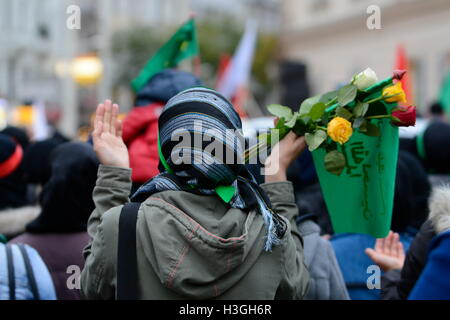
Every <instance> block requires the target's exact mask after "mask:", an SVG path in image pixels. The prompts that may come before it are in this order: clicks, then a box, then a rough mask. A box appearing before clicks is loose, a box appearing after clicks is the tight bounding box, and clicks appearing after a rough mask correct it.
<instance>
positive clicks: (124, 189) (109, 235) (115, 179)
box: [81, 165, 131, 299]
mask: <svg viewBox="0 0 450 320" xmlns="http://www.w3.org/2000/svg"><path fill="white" fill-rule="evenodd" d="M130 189H131V170H130V169H124V168H117V167H110V166H103V165H100V167H99V169H98V175H97V182H96V185H95V188H94V192H93V199H94V203H95V210H94V211H93V212H92V214H91V216H90V218H89V221H88V233H89V235H90V237H91V241H90V243H89V244H88V245H87V246H86V248H85V249H84V251H83V255H84V258H85V266H84V269H83V271H82V272H81V293H82V295H83V297H85V298H88V299H114V297H115V279H116V257H117V252H116V251H117V236H118V221H119V216H120V212H121V210H122V206H123V205H124V204H125V203H127V202H128V201H129V199H128V195H129V193H130Z"/></svg>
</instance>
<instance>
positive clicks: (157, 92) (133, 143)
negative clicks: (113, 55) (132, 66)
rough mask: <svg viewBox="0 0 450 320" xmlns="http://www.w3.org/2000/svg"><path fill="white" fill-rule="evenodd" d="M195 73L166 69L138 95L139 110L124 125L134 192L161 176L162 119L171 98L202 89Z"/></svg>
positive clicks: (130, 114) (132, 113)
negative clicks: (160, 141)
mask: <svg viewBox="0 0 450 320" xmlns="http://www.w3.org/2000/svg"><path fill="white" fill-rule="evenodd" d="M201 85H202V83H201V81H200V80H199V79H198V78H197V77H195V76H194V75H193V74H191V73H188V72H185V71H180V70H175V69H166V70H163V71H161V72H159V73H157V74H155V75H154V76H153V77H152V78H151V79H150V80H149V81H148V83H147V84H146V85H145V86H144V87H143V88H142V89H141V90H140V91H139V92H138V93H137V97H136V101H135V107H134V108H133V109H132V110H131V111H130V113H129V114H128V115H127V116H126V118H125V119H124V122H123V134H122V136H123V140H124V142H125V144H126V145H127V147H128V150H129V154H130V166H131V169H132V170H133V173H132V181H133V185H134V187H133V190H135V189H137V187H138V186H139V185H141V184H143V183H144V182H146V181H147V180H149V179H150V178H152V177H154V176H156V175H157V174H158V173H159V170H158V163H159V156H158V118H159V114H160V113H161V110H162V107H163V106H164V105H165V104H166V102H167V101H169V99H170V98H172V97H173V96H175V95H176V94H178V93H179V92H181V91H183V90H184V89H188V88H191V87H196V86H201Z"/></svg>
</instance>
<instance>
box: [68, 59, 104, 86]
mask: <svg viewBox="0 0 450 320" xmlns="http://www.w3.org/2000/svg"><path fill="white" fill-rule="evenodd" d="M102 73H103V64H102V61H101V60H100V59H99V58H98V57H97V56H96V55H83V56H78V57H76V58H75V59H74V60H73V62H72V76H73V79H74V80H75V82H76V83H78V84H79V85H82V86H86V85H90V84H94V83H96V82H98V80H99V79H100V78H101V76H102Z"/></svg>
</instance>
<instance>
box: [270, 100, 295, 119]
mask: <svg viewBox="0 0 450 320" xmlns="http://www.w3.org/2000/svg"><path fill="white" fill-rule="evenodd" d="M267 110H269V112H270V113H271V114H273V115H274V116H276V117H278V118H284V119H286V121H288V120H290V119H291V117H292V110H291V108H289V107H285V106H282V105H281V104H271V105H268V106H267Z"/></svg>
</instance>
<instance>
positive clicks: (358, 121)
mask: <svg viewBox="0 0 450 320" xmlns="http://www.w3.org/2000/svg"><path fill="white" fill-rule="evenodd" d="M364 121H365V119H364V118H363V117H358V118H356V119H355V121H353V129H358V128H359V127H361V125H362V124H363V123H364Z"/></svg>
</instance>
